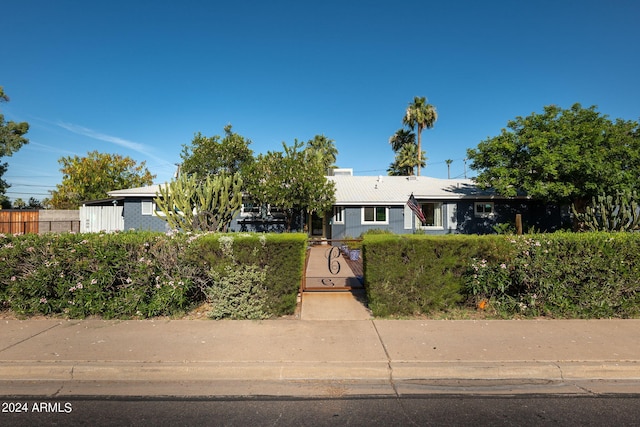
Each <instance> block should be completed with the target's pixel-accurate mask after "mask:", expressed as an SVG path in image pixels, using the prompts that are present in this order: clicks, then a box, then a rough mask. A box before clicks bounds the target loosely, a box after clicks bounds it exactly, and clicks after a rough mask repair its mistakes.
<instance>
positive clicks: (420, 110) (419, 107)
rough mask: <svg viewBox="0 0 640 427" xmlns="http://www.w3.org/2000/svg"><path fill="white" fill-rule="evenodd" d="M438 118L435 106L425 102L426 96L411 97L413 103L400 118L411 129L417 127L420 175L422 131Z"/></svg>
mask: <svg viewBox="0 0 640 427" xmlns="http://www.w3.org/2000/svg"><path fill="white" fill-rule="evenodd" d="M436 120H438V114H437V113H436V108H435V107H434V106H433V105H431V104H427V98H425V97H424V96H423V97H419V96H416V97H414V98H413V103H410V104H409V106H408V107H407V112H406V114H405V116H404V118H403V119H402V123H404V124H405V125H406V126H408V127H409V128H411V129H414V128H416V127H417V132H416V133H417V134H418V175H420V164H421V163H422V161H421V154H422V140H421V137H422V131H423V130H424V129H431V128H432V127H433V125H434V124H435V122H436Z"/></svg>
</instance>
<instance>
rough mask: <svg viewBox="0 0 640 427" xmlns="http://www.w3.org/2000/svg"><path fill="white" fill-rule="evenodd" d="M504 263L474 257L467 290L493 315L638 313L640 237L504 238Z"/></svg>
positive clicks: (553, 235)
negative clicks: (506, 255) (508, 248)
mask: <svg viewBox="0 0 640 427" xmlns="http://www.w3.org/2000/svg"><path fill="white" fill-rule="evenodd" d="M505 238H506V239H507V241H508V243H509V244H510V245H511V248H512V251H511V253H512V254H513V255H512V257H511V258H510V260H509V261H508V262H506V263H500V264H498V263H487V262H486V261H484V260H480V261H478V260H475V259H474V260H473V261H472V262H471V265H470V268H469V270H468V274H467V277H466V285H467V286H466V289H467V291H468V292H469V293H470V294H471V295H473V296H474V297H475V298H476V300H478V299H486V300H487V301H489V304H490V305H491V306H492V307H493V308H494V309H495V310H496V312H497V313H498V314H501V315H502V316H505V317H508V316H512V315H513V314H522V315H526V316H540V315H545V316H554V317H578V318H592V317H596V318H599V317H635V316H638V315H639V314H640V309H639V307H638V305H637V304H638V302H640V266H639V265H638V261H639V260H638V255H639V254H640V252H638V250H640V235H637V234H635V233H615V234H611V233H586V234H574V233H556V234H545V235H533V236H509V237H505Z"/></svg>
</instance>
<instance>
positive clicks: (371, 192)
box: [327, 175, 495, 205]
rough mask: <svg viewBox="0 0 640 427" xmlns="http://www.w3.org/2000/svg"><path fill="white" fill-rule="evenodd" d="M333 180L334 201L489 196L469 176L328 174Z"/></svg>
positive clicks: (358, 202)
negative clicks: (442, 177)
mask: <svg viewBox="0 0 640 427" xmlns="http://www.w3.org/2000/svg"><path fill="white" fill-rule="evenodd" d="M327 179H329V180H331V181H333V182H335V184H336V204H338V205H367V204H376V203H384V204H387V205H404V204H405V203H407V200H408V199H409V196H410V195H411V193H413V195H414V196H415V198H416V199H418V200H425V199H432V200H457V199H464V198H471V199H477V198H489V197H494V196H495V194H494V193H493V192H491V191H483V190H480V189H479V188H478V187H476V186H475V184H474V183H473V181H472V180H470V179H438V178H430V177H427V176H412V177H407V176H345V175H340V176H329V177H327Z"/></svg>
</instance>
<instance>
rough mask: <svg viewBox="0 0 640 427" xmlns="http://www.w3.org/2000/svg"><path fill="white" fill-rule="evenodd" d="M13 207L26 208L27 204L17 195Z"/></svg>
mask: <svg viewBox="0 0 640 427" xmlns="http://www.w3.org/2000/svg"><path fill="white" fill-rule="evenodd" d="M12 207H13V209H26V208H27V204H26V203H25V201H24V200H22V198H21V197H18V198H17V199H15V200H14V201H13V206H12Z"/></svg>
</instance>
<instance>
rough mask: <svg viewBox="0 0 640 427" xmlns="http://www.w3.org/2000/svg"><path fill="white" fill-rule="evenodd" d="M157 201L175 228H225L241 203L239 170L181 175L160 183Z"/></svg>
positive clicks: (173, 228)
mask: <svg viewBox="0 0 640 427" xmlns="http://www.w3.org/2000/svg"><path fill="white" fill-rule="evenodd" d="M154 200H155V202H156V205H157V206H158V208H159V209H160V210H161V211H162V213H163V214H164V215H163V216H161V218H163V219H164V220H166V221H167V222H168V224H169V226H170V227H171V229H172V230H180V231H184V232H188V231H192V232H199V231H219V232H226V231H227V229H228V227H229V224H231V221H232V220H233V217H234V216H235V215H236V214H237V213H238V212H239V211H240V208H241V207H242V179H241V178H240V176H239V174H234V175H224V174H218V175H207V176H206V177H205V178H203V179H200V178H198V177H197V176H196V175H186V174H183V175H180V176H179V177H178V178H177V179H176V180H173V181H171V182H170V183H169V184H166V185H164V186H160V194H158V197H156V198H155V199H154Z"/></svg>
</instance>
